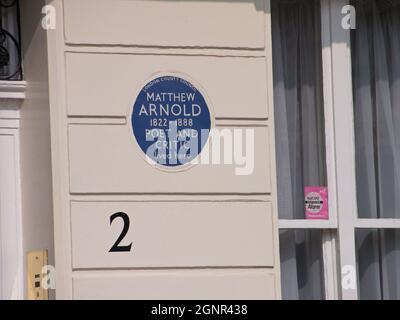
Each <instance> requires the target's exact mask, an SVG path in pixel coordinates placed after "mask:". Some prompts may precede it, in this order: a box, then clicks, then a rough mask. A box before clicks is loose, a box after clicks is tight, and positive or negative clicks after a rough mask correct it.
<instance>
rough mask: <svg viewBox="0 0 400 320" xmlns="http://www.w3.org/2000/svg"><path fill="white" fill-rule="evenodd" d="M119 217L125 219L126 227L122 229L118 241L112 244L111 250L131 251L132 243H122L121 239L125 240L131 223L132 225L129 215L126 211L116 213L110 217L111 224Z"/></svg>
mask: <svg viewBox="0 0 400 320" xmlns="http://www.w3.org/2000/svg"><path fill="white" fill-rule="evenodd" d="M117 218H121V219H122V220H123V221H124V228H123V229H122V232H121V234H120V235H119V237H118V239H117V241H116V242H115V243H114V245H113V246H112V248H111V249H110V251H109V252H130V251H131V249H132V243H131V244H129V245H127V246H121V245H120V243H121V241H122V240H124V238H125V236H126V234H127V233H128V230H129V225H130V221H129V216H128V215H127V214H126V213H125V212H117V213H114V214H113V215H112V216H111V217H110V225H111V224H112V223H113V221H114V220H115V219H117Z"/></svg>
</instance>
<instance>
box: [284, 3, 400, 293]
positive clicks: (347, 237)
mask: <svg viewBox="0 0 400 320" xmlns="http://www.w3.org/2000/svg"><path fill="white" fill-rule="evenodd" d="M320 1H321V37H322V64H323V89H324V90H323V91H324V93H323V94H324V112H325V135H326V159H327V175H328V186H329V191H328V193H329V194H328V196H329V212H330V220H328V221H313V220H280V221H279V228H280V229H321V230H322V233H323V234H322V237H323V241H322V242H323V243H322V252H323V265H324V284H325V298H326V299H328V300H330V299H344V300H355V299H358V298H359V286H358V275H357V272H358V270H357V258H356V254H357V253H356V244H355V233H356V231H357V229H378V230H379V229H400V219H383V218H382V219H360V218H358V210H357V190H356V189H357V187H356V163H355V127H354V112H353V108H354V105H353V91H352V88H353V84H352V70H351V38H350V32H351V30H350V29H344V28H343V27H342V19H343V18H344V14H343V13H342V8H343V7H344V6H346V5H348V4H349V1H348V0H320ZM338 270H340V275H339V274H338V273H339V272H338ZM349 272H350V273H349ZM342 277H343V278H342ZM345 277H353V278H352V279H351V284H352V285H350V286H348V283H347V284H346V283H343V280H345Z"/></svg>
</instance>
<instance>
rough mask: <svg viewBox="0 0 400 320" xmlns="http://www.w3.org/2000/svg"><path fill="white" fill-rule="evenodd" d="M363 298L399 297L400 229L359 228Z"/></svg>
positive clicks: (389, 298)
mask: <svg viewBox="0 0 400 320" xmlns="http://www.w3.org/2000/svg"><path fill="white" fill-rule="evenodd" d="M356 248H357V266H358V277H359V279H358V281H359V295H360V298H361V299H369V300H371V299H373V300H375V299H378V300H380V299H385V300H398V299H400V230H394V229H393V230H392V229H387V230H376V229H373V230H371V229H370V230H357V232H356Z"/></svg>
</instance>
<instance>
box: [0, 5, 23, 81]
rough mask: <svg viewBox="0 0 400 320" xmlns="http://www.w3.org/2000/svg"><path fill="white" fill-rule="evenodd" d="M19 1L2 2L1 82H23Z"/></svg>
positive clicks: (0, 39)
mask: <svg viewBox="0 0 400 320" xmlns="http://www.w3.org/2000/svg"><path fill="white" fill-rule="evenodd" d="M18 14H19V3H18V1H17V0H6V1H1V2H0V80H21V77H22V74H21V50H20V47H21V46H20V34H19V32H20V30H19V16H18Z"/></svg>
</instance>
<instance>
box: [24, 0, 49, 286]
mask: <svg viewBox="0 0 400 320" xmlns="http://www.w3.org/2000/svg"><path fill="white" fill-rule="evenodd" d="M44 2H45V1H43V0H34V1H32V0H22V1H20V5H21V36H22V39H21V40H22V53H23V68H24V78H25V80H26V82H27V88H26V99H25V100H24V102H23V104H22V107H21V133H20V150H21V181H22V183H21V189H22V223H23V251H24V259H26V253H27V252H28V251H31V250H42V249H47V250H48V252H49V263H50V264H53V265H54V245H53V206H52V184H51V154H50V153H51V151H50V120H49V98H48V95H49V93H48V67H47V64H48V61H47V42H46V32H45V30H44V29H42V27H41V19H42V15H41V11H42V6H43V5H44ZM24 266H25V270H26V261H25V262H24ZM25 281H26V279H25Z"/></svg>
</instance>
